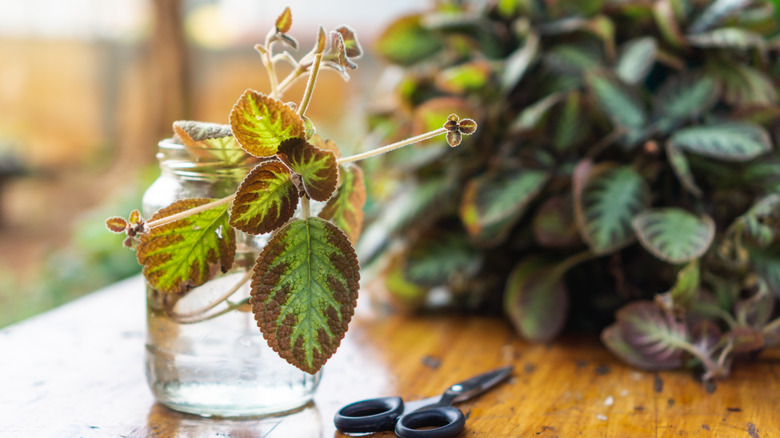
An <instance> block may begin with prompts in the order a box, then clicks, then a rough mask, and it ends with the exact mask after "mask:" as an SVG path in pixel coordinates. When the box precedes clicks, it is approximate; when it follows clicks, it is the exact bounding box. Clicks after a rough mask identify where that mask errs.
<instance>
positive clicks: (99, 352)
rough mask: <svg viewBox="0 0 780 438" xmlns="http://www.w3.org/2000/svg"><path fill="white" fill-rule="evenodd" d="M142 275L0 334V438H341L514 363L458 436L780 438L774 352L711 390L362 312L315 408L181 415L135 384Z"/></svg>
mask: <svg viewBox="0 0 780 438" xmlns="http://www.w3.org/2000/svg"><path fill="white" fill-rule="evenodd" d="M142 281H143V280H142V279H141V278H140V277H135V278H132V279H130V280H127V281H124V282H121V283H117V284H115V285H113V286H111V287H109V288H107V289H105V290H102V291H99V292H97V293H95V294H92V295H90V296H88V297H86V298H83V299H81V300H78V301H76V302H74V303H71V304H69V305H66V306H64V307H62V308H59V309H56V310H54V311H51V312H49V313H46V314H43V315H40V316H38V317H35V318H33V319H30V320H28V321H26V322H23V323H20V324H17V325H14V326H11V327H8V328H6V329H4V330H2V331H0V436H2V437H57V438H60V437H236V438H244V437H272V438H273V437H302V438H306V437H321V436H322V437H330V436H340V434H338V433H337V432H336V431H335V429H334V427H333V422H332V419H333V414H334V413H335V411H336V410H337V409H338V408H339V407H340V406H342V405H343V404H345V403H347V402H350V401H354V400H358V399H361V398H366V397H374V396H385V395H394V394H400V395H402V396H403V397H405V398H416V397H425V396H431V395H434V394H437V393H439V392H441V391H442V390H443V389H444V388H446V387H447V386H448V385H450V384H451V383H454V382H455V381H457V380H459V379H462V378H466V377H469V376H471V375H473V374H476V373H479V372H482V371H485V370H488V369H491V368H494V367H498V366H502V365H507V364H513V365H514V366H515V373H514V377H513V378H511V379H510V381H509V382H507V383H505V384H503V385H501V386H499V387H497V388H495V389H494V390H492V391H491V392H488V393H486V394H484V395H482V396H481V397H479V398H477V399H474V400H472V401H469V402H465V403H463V404H461V405H459V407H460V408H461V409H462V410H463V412H464V413H466V414H467V415H468V421H467V425H466V431H465V432H464V433H463V436H467V437H472V436H474V437H526V436H540V437H557V436H559V437H570V436H586V437H601V436H610V437H626V436H632V437H643V436H653V437H658V436H662V437H667V436H668V437H672V436H674V437H679V436H702V437H748V438H756V437H780V352H778V351H770V352H765V353H764V355H763V356H762V358H761V359H760V360H759V361H757V362H754V363H750V364H742V363H741V364H738V365H737V366H736V367H735V370H734V372H733V373H732V376H731V377H730V378H729V379H728V380H726V381H724V382H719V383H718V384H717V386H716V387H715V386H713V385H703V384H702V383H700V382H698V381H696V380H695V379H694V378H693V377H692V376H691V374H690V373H688V372H664V373H657V374H656V373H649V372H643V371H637V370H635V369H632V368H630V367H628V366H626V365H624V364H623V363H621V362H619V361H618V360H616V359H615V358H614V357H613V356H612V355H611V354H610V353H609V352H607V351H605V350H604V349H603V348H602V347H601V346H600V344H599V343H598V340H597V339H595V338H590V337H581V338H576V337H569V338H566V339H564V340H561V341H559V342H556V343H555V344H553V345H549V346H544V345H531V344H527V343H525V342H522V341H520V340H518V339H517V337H516V336H515V335H514V334H513V333H512V331H511V329H510V327H508V326H507V324H506V323H505V322H503V321H501V320H496V319H486V318H477V317H419V318H413V319H403V318H400V317H396V316H391V317H379V316H376V315H372V314H371V312H370V311H363V310H361V311H360V312H359V313H358V315H357V317H356V319H355V320H353V323H352V326H351V329H350V331H349V333H348V335H347V338H346V339H345V341H344V343H343V344H342V347H341V349H340V350H339V351H338V352H337V353H336V355H335V356H334V357H333V358H332V359H331V361H330V362H329V363H328V364H327V365H326V368H325V372H324V376H323V379H322V384H321V385H320V388H319V390H318V392H317V395H316V397H315V401H314V403H311V404H309V405H308V406H306V407H304V408H303V409H301V410H299V411H297V412H294V413H292V414H289V415H286V416H276V417H265V418H252V419H247V420H227V419H217V418H200V417H196V416H192V415H185V414H180V413H177V412H173V411H171V410H169V409H167V408H165V407H163V406H161V405H158V404H155V402H154V400H153V399H152V396H151V394H150V392H149V390H148V389H147V387H146V383H145V379H144V375H143V366H142V363H143V362H142V361H143V349H144V302H143V296H144V294H143V292H142V290H143V283H142ZM366 307H368V308H370V307H371V306H365V305H362V304H361V306H360V307H359V309H364V308H366ZM381 436H391V435H390V434H381Z"/></svg>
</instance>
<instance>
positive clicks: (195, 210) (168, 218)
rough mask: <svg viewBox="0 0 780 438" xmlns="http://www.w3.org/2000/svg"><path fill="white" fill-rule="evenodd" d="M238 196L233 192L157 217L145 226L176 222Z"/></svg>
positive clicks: (158, 225) (148, 228)
mask: <svg viewBox="0 0 780 438" xmlns="http://www.w3.org/2000/svg"><path fill="white" fill-rule="evenodd" d="M235 197H236V194H235V193H234V194H232V195H230V196H226V197H224V198H222V199H217V200H216V201H213V202H209V203H208V204H203V205H199V206H197V207H193V208H190V209H189V210H185V211H182V212H180V213H176V214H172V215H170V216H166V217H163V218H160V219H157V220H156V221H151V222H147V223H146V225H145V226H144V227H145V228H146V230H151V229H152V228H156V227H161V226H163V225H167V224H170V223H172V222H176V221H177V220H180V219H184V218H187V217H190V216H192V215H194V214H198V213H200V212H202V211H206V210H208V209H211V208H214V207H218V206H220V205H223V204H227V203H228V202H232V201H233V198H235Z"/></svg>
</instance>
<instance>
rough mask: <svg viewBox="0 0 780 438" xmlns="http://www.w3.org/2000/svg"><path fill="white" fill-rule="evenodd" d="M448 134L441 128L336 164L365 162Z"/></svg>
mask: <svg viewBox="0 0 780 438" xmlns="http://www.w3.org/2000/svg"><path fill="white" fill-rule="evenodd" d="M446 133H447V128H439V129H437V130H435V131H430V132H426V133H425V134H420V135H418V136H415V137H411V138H407V139H406V140H401V141H399V142H395V143H393V144H389V145H387V146H382V147H381V148H377V149H374V150H372V151H367V152H363V153H361V154H357V155H352V156H349V157H344V158H339V159H338V160H336V163H339V164H341V163H351V162H353V161H360V160H364V159H366V158H370V157H374V156H376V155H381V154H384V153H385V152H390V151H392V150H394V149H398V148H402V147H404V146H408V145H410V144H414V143H418V142H421V141H423V140H428V139H429V138H433V137H436V136H437V135H442V134H446Z"/></svg>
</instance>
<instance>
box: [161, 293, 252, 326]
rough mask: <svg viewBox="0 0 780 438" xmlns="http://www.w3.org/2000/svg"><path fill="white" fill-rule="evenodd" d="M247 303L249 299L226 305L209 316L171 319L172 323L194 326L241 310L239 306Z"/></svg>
mask: <svg viewBox="0 0 780 438" xmlns="http://www.w3.org/2000/svg"><path fill="white" fill-rule="evenodd" d="M247 303H249V298H244V299H243V300H241V301H239V302H237V303H228V306H227V307H225V308H224V309H222V310H220V311H219V312H216V313H212V314H210V315H198V316H196V317H194V318H181V319H177V318H175V317H172V318H171V319H172V320H173V321H176V323H178V324H196V323H199V322H203V321H208V320H210V319H214V318H216V317H218V316H222V315H224V314H226V313H228V312H232V311H234V310H236V309H239V308H241V306H243V305H244V304H247Z"/></svg>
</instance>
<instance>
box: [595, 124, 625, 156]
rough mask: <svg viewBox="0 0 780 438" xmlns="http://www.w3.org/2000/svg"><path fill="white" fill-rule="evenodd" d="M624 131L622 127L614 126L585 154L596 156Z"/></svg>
mask: <svg viewBox="0 0 780 438" xmlns="http://www.w3.org/2000/svg"><path fill="white" fill-rule="evenodd" d="M626 131H627V130H626V129H625V128H622V127H621V128H615V129H614V130H612V132H610V133H609V134H607V136H606V137H604V138H602V139H601V141H599V142H598V143H596V144H595V145H594V146H593V147H592V148H590V150H589V151H588V153H586V154H585V156H586V157H587V158H591V159H592V158H596V157H597V156H598V155H599V154H600V153H601V152H602V151H604V149H605V148H606V147H607V146H609V145H611V144H612V143H614V142H615V141H617V140H618V139H619V138H620V136H622V135H623V134H625V133H626Z"/></svg>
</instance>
